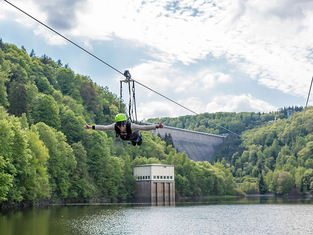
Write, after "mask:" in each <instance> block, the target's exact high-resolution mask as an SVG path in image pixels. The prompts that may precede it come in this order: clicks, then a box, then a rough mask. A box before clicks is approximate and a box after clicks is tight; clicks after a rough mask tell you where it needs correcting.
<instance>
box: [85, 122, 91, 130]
mask: <svg viewBox="0 0 313 235" xmlns="http://www.w3.org/2000/svg"><path fill="white" fill-rule="evenodd" d="M85 124H86V125H85V129H86V130H88V129H91V128H92V126H90V125H88V124H87V123H86V122H85Z"/></svg>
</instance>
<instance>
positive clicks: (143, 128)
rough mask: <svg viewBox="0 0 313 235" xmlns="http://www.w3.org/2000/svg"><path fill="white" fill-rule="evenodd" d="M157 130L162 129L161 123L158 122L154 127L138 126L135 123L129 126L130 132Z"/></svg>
mask: <svg viewBox="0 0 313 235" xmlns="http://www.w3.org/2000/svg"><path fill="white" fill-rule="evenodd" d="M158 128H163V124H162V122H160V124H159V125H155V124H152V125H138V124H135V123H132V124H131V129H132V132H134V131H153V130H155V129H158Z"/></svg>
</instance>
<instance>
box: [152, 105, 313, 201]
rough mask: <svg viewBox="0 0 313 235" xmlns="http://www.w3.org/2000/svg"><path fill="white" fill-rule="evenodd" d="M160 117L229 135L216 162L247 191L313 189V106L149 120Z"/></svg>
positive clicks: (169, 122) (308, 191)
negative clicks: (267, 111)
mask: <svg viewBox="0 0 313 235" xmlns="http://www.w3.org/2000/svg"><path fill="white" fill-rule="evenodd" d="M288 113H290V114H291V115H288ZM160 120H162V121H163V123H164V124H165V125H169V126H174V127H179V128H186V129H189V130H195V131H202V132H206V133H212V134H221V135H225V136H227V137H226V138H225V140H224V142H223V143H222V144H221V145H220V146H219V148H218V149H217V151H215V153H214V155H213V157H212V159H211V164H215V163H221V164H222V165H223V166H224V167H225V168H226V169H228V170H229V171H230V172H231V173H232V175H233V177H234V181H235V182H236V186H237V187H238V188H240V189H241V190H242V191H244V192H245V193H262V194H263V193H273V194H278V195H284V194H297V195H303V194H311V193H312V192H313V121H312V120H313V108H312V107H308V108H306V109H305V110H303V108H302V107H288V108H283V109H280V110H278V111H276V112H272V113H269V114H266V113H262V114H261V113H253V112H251V113H222V112H220V113H204V114H200V115H196V116H182V117H178V118H162V119H150V120H148V121H149V122H157V121H160ZM228 130H230V131H231V132H228ZM232 132H233V133H232Z"/></svg>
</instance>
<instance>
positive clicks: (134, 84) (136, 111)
mask: <svg viewBox="0 0 313 235" xmlns="http://www.w3.org/2000/svg"><path fill="white" fill-rule="evenodd" d="M133 101H134V102H133V103H134V104H133V105H134V109H135V118H136V119H135V120H136V122H137V111H136V99H135V81H134V80H133Z"/></svg>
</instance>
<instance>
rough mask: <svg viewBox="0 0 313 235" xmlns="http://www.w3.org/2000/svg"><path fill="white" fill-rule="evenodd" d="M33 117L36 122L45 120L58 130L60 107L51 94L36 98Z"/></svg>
mask: <svg viewBox="0 0 313 235" xmlns="http://www.w3.org/2000/svg"><path fill="white" fill-rule="evenodd" d="M32 118H34V119H35V123H38V122H44V123H46V124H47V125H49V126H52V127H54V128H56V129H57V130H59V129H60V126H61V123H60V117H59V107H58V105H57V103H56V102H55V100H54V98H53V97H52V96H51V95H38V96H37V97H36V98H35V100H34V104H33V110H32Z"/></svg>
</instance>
